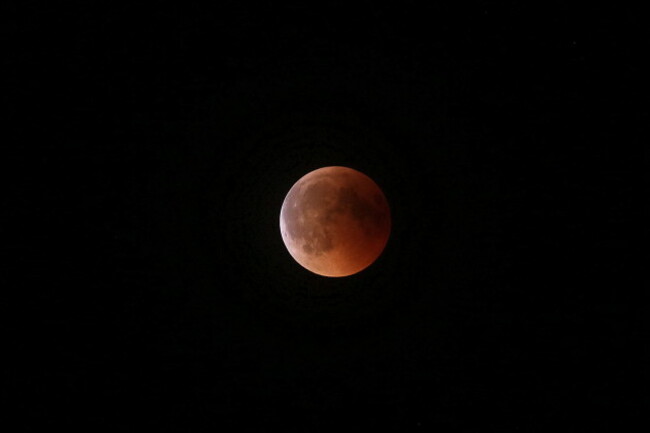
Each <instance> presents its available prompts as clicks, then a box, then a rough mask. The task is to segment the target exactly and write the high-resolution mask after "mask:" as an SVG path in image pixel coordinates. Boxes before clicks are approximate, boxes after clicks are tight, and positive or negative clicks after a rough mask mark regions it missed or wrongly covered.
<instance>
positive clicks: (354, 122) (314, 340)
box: [3, 2, 643, 432]
mask: <svg viewBox="0 0 650 433" xmlns="http://www.w3.org/2000/svg"><path fill="white" fill-rule="evenodd" d="M217 4H218V6H217ZM10 9H11V8H10ZM10 12H13V13H14V14H13V15H11V16H12V19H10V22H9V23H8V24H7V26H5V29H4V30H3V35H4V36H5V39H6V40H7V41H8V42H10V50H9V54H7V56H6V57H5V59H4V64H5V71H8V72H9V78H8V79H7V81H6V84H7V89H8V92H7V94H6V97H7V98H8V99H7V101H8V102H9V105H10V106H11V107H12V109H11V114H10V115H9V116H8V117H6V122H7V125H8V126H9V129H10V130H11V131H12V132H11V134H14V135H11V138H12V139H13V142H14V143H17V145H16V146H15V147H11V146H9V149H10V151H11V152H13V153H12V155H11V156H13V157H14V158H15V159H10V161H13V160H15V161H16V162H17V164H19V165H18V166H19V167H20V170H18V173H17V174H15V175H14V176H13V177H12V186H16V188H12V193H13V195H10V196H9V198H10V199H11V200H14V201H12V205H11V206H8V207H7V209H10V212H11V215H12V216H14V217H16V222H17V225H15V226H11V227H10V231H12V232H13V234H17V235H18V236H17V238H18V240H16V241H14V242H11V241H10V242H8V243H7V244H6V246H7V248H8V249H9V251H10V253H11V255H12V257H14V258H17V260H18V266H17V267H15V269H18V270H19V273H20V278H19V281H20V283H18V284H16V283H13V284H12V285H10V287H14V288H15V289H14V290H9V291H8V292H9V293H12V294H16V295H17V297H16V300H15V301H12V303H10V306H11V308H12V310H14V311H17V312H18V313H19V314H18V318H17V319H16V320H13V321H11V322H10V326H9V327H8V330H9V335H10V336H9V340H8V341H9V348H10V350H9V353H10V354H11V355H17V356H16V358H15V359H16V360H17V362H16V363H15V364H12V367H8V368H7V369H6V373H7V374H6V376H7V379H8V382H9V387H8V388H7V389H8V390H9V391H8V393H7V394H6V395H7V397H8V401H9V402H10V403H11V406H10V407H11V408H12V413H14V414H17V415H18V417H19V420H20V424H19V425H20V426H21V427H22V428H23V429H25V430H38V429H41V428H42V426H44V425H48V426H61V425H70V426H75V427H78V428H83V429H85V430H91V431H92V430H96V429H97V428H102V427H111V428H114V429H117V430H115V431H132V430H133V431H136V430H137V431H143V430H145V431H149V430H152V431H153V430H154V429H155V430H157V431H160V430H164V431H168V430H169V431H219V430H220V429H222V428H226V429H232V430H236V431H248V430H249V429H256V431H271V430H274V429H277V428H284V429H288V430H289V431H293V430H295V431H303V432H305V431H314V430H321V429H322V430H326V431H338V430H341V429H344V428H346V427H360V428H364V429H367V428H376V427H381V426H388V427H390V428H391V429H395V430H396V431H411V430H422V431H425V430H432V429H438V430H440V431H515V430H520V431H549V429H551V428H553V429H554V430H557V429H560V430H564V429H566V430H570V431H581V430H583V429H586V428H587V427H586V426H587V425H588V424H591V423H593V422H596V423H600V424H602V423H606V422H614V423H619V422H621V421H622V420H627V419H629V418H628V417H627V416H628V415H629V413H630V411H631V412H632V413H639V411H640V400H639V398H638V396H637V395H635V394H634V393H631V392H627V391H626V390H627V389H628V382H627V379H626V377H625V373H626V371H628V370H629V369H630V368H631V367H630V366H629V365H628V364H630V363H631V361H630V358H626V357H625V356H624V355H623V354H624V353H625V349H626V348H627V346H628V345H630V343H631V342H632V341H633V338H632V337H631V335H630V333H629V329H628V328H627V327H626V326H625V325H624V322H623V320H622V319H623V318H624V317H625V316H626V315H628V314H629V308H630V306H629V299H628V298H627V297H626V296H625V295H624V294H623V293H624V292H623V291H622V290H619V288H620V286H621V285H622V282H621V279H620V278H621V277H620V275H621V272H622V269H623V268H622V265H620V263H624V262H626V261H627V257H630V256H631V253H630V250H629V247H628V244H627V242H628V240H627V238H625V237H623V236H621V235H620V234H619V233H618V231H617V229H618V228H619V227H620V226H622V225H625V223H626V218H627V215H628V212H629V206H628V205H629V203H628V202H627V201H626V199H625V198H624V194H623V193H622V191H624V190H625V189H626V188H627V187H626V186H625V185H624V183H623V180H622V179H623V173H624V171H625V170H624V167H625V161H623V160H622V159H619V158H617V157H616V156H615V155H614V153H612V152H610V151H608V150H606V149H607V148H606V147H601V146H600V144H601V143H615V142H617V141H620V139H621V131H622V130H624V129H626V122H627V121H628V120H630V119H631V118H632V119H635V118H638V117H639V116H641V115H643V113H642V112H640V111H635V110H634V109H633V108H632V106H633V104H631V101H632V99H633V96H632V95H633V94H634V93H635V91H634V90H635V89H633V88H632V84H631V78H632V76H633V75H634V74H635V73H636V72H637V69H635V67H634V66H633V64H632V59H633V58H634V52H633V50H632V48H631V45H629V44H628V43H627V42H626V38H625V37H623V36H622V35H623V34H625V32H626V30H628V29H629V28H630V27H631V26H632V25H633V24H634V17H633V15H632V13H627V12H624V11H620V10H610V9H601V10H597V11H594V10H573V9H571V8H568V7H565V6H561V5H550V4H549V5H546V6H543V7H541V6H540V8H539V9H534V8H529V9H524V8H523V7H521V6H518V5H516V4H513V3H508V4H507V6H494V5H491V4H488V3H484V4H474V5H471V6H470V5H464V6H461V5H455V6H454V8H452V7H450V6H447V5H444V4H442V3H441V4H435V5H433V6H430V7H428V8H422V7H420V8H415V7H413V6H412V5H410V4H408V3H405V4H400V5H399V6H393V7H390V8H388V7H380V6H378V5H376V4H371V3H369V2H367V3H366V4H364V5H363V7H357V8H354V9H352V8H351V7H350V6H349V5H347V4H346V3H345V2H341V3H337V2H332V3H331V4H327V5H308V4H304V5H303V4H302V3H298V2H296V4H295V5H293V6H282V7H278V6H276V5H268V6H267V7H265V8H253V7H244V6H238V4H237V3H236V2H232V4H231V3H228V2H215V4H213V5H212V6H209V7H206V6H190V5H184V6H180V5H178V6H174V7H161V6H158V7H156V8H153V9H144V8H141V9H135V8H133V7H131V6H129V7H118V6H115V5H113V4H108V3H107V4H102V3H93V5H92V6H89V5H87V4H86V3H79V4H77V5H73V6H70V5H69V6H67V7H66V9H65V10H63V9H60V8H58V7H57V8H55V7H53V6H52V7H50V8H46V7H41V6H36V5H35V4H30V3H26V4H25V3H21V6H20V7H19V8H16V9H12V10H10ZM328 165H344V166H350V167H352V168H355V169H357V170H360V171H362V172H364V173H366V174H368V175H369V176H370V177H372V178H373V179H374V180H375V181H376V182H377V183H378V184H379V185H380V186H381V187H382V189H383V190H384V192H385V194H386V196H387V197H388V200H389V203H390V206H391V211H392V217H393V231H392V235H391V238H390V240H389V243H388V246H387V248H386V250H385V253H384V254H383V255H382V257H381V258H380V259H379V260H378V261H377V262H376V263H375V264H373V265H372V266H371V267H370V268H368V269H367V270H365V271H364V272H362V273H360V274H358V275H355V276H352V277H349V278H343V279H329V278H321V277H319V276H316V275H313V274H311V273H309V272H308V271H306V270H304V269H302V268H301V267H300V266H299V265H297V264H296V263H295V262H293V260H292V259H291V257H290V256H289V254H288V252H287V251H286V249H285V248H284V245H283V244H282V241H281V237H280V233H279V229H278V217H279V211H280V206H281V204H282V200H283V199H284V196H285V194H286V193H287V192H288V190H289V188H290V187H291V186H292V185H293V183H294V182H295V181H296V180H297V179H298V178H300V177H301V176H302V175H304V174H306V173H307V172H309V171H311V170H313V169H316V168H319V167H323V166H328ZM612 253H613V254H615V255H616V256H617V257H618V258H622V259H623V260H611V259H609V256H610V255H611V254H612ZM11 266H13V265H11ZM621 361H623V363H622V364H621ZM14 407H15V408H16V409H13V408H14ZM38 431H42V430H38ZM251 431H252V430H251ZM278 431H281V430H278Z"/></svg>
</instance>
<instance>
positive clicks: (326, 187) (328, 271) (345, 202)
mask: <svg viewBox="0 0 650 433" xmlns="http://www.w3.org/2000/svg"><path fill="white" fill-rule="evenodd" d="M390 229H391V218H390V209H389V207H388V202H387V200H386V197H385V196H384V193H383V192H382V191H381V189H379V186H377V184H376V183H375V182H374V181H373V180H372V179H370V178H369V177H368V176H366V175H365V174H363V173H361V172H359V171H357V170H353V169H351V168H347V167H338V166H334V167H323V168H319V169H318V170H314V171H312V172H310V173H307V174H306V175H305V176H303V177H302V178H300V179H299V180H298V182H296V183H295V184H294V185H293V187H292V188H291V190H289V193H288V194H287V196H286V198H285V199H284V203H282V210H281V211H280V231H281V233H282V239H283V240H284V244H285V245H286V247H287V249H288V250H289V254H291V256H292V257H293V258H294V259H295V260H296V261H297V262H298V263H299V264H300V265H302V266H303V267H304V268H306V269H308V270H310V271H311V272H313V273H315V274H318V275H323V276H326V277H345V276H348V275H353V274H356V273H357V272H360V271H362V270H364V269H365V268H367V267H368V266H370V265H371V264H372V263H373V262H374V261H375V260H377V257H379V255H380V254H381V253H382V251H383V250H384V248H385V246H386V242H388V237H389V235H390Z"/></svg>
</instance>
